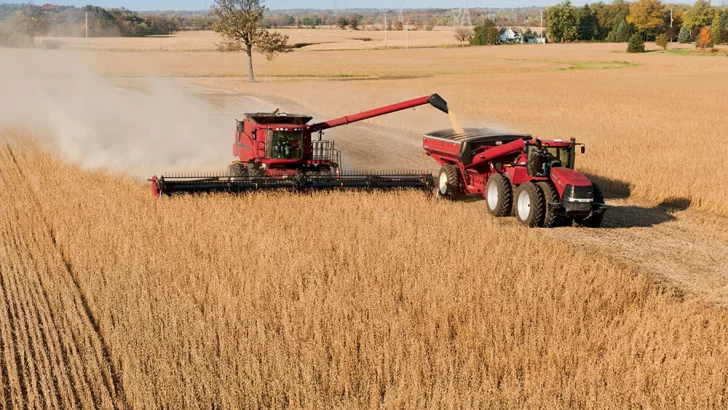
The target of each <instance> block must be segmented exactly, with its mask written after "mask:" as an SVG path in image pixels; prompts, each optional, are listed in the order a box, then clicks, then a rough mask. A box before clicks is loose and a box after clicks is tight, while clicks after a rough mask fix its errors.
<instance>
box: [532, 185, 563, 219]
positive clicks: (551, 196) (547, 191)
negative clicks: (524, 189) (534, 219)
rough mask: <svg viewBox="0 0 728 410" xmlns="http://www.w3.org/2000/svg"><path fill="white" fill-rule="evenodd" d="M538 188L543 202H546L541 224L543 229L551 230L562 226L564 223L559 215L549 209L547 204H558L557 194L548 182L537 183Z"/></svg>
mask: <svg viewBox="0 0 728 410" xmlns="http://www.w3.org/2000/svg"><path fill="white" fill-rule="evenodd" d="M537 185H538V187H539V188H540V189H541V192H543V197H544V201H545V202H546V210H545V212H544V218H543V224H542V225H541V226H542V227H544V228H553V227H555V226H561V225H564V223H565V221H564V218H563V217H562V216H561V215H558V214H557V213H556V212H554V211H553V210H551V209H549V204H555V203H560V202H561V200H560V199H559V192H558V191H557V190H556V187H554V186H553V185H552V184H551V183H550V182H539V183H538V184H537Z"/></svg>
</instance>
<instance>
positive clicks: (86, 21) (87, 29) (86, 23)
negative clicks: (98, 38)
mask: <svg viewBox="0 0 728 410" xmlns="http://www.w3.org/2000/svg"><path fill="white" fill-rule="evenodd" d="M86 49H88V11H87V12H86Z"/></svg>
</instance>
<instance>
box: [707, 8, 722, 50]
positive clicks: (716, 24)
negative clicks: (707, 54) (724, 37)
mask: <svg viewBox="0 0 728 410" xmlns="http://www.w3.org/2000/svg"><path fill="white" fill-rule="evenodd" d="M721 14H725V13H721V12H720V10H719V11H716V12H715V17H714V18H713V25H712V26H710V29H711V30H712V31H713V44H715V45H716V46H717V45H718V44H720V18H721Z"/></svg>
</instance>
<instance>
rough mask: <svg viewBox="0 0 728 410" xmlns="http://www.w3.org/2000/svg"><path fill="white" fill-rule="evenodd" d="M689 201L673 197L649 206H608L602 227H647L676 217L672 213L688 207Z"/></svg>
mask: <svg viewBox="0 0 728 410" xmlns="http://www.w3.org/2000/svg"><path fill="white" fill-rule="evenodd" d="M690 203H691V202H690V200H689V199H686V198H674V199H669V200H666V201H663V202H662V203H661V204H659V205H657V206H653V207H651V208H646V207H641V206H634V205H625V206H610V207H609V209H608V210H607V213H606V214H605V215H604V222H603V223H602V228H606V229H609V228H612V229H614V228H649V227H652V226H655V225H659V224H662V223H665V222H671V221H674V220H675V219H676V218H675V216H674V214H675V213H677V212H680V211H684V210H686V209H688V208H689V207H690Z"/></svg>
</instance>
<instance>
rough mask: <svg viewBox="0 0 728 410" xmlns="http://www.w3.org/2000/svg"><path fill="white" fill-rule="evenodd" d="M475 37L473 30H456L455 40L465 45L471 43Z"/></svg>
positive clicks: (461, 28)
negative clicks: (467, 42) (471, 39)
mask: <svg viewBox="0 0 728 410" xmlns="http://www.w3.org/2000/svg"><path fill="white" fill-rule="evenodd" d="M472 36H473V30H471V29H469V28H466V27H458V28H456V29H455V39H456V40H457V41H459V42H460V45H463V43H465V42H466V41H469V40H470V38H471V37H472Z"/></svg>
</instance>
